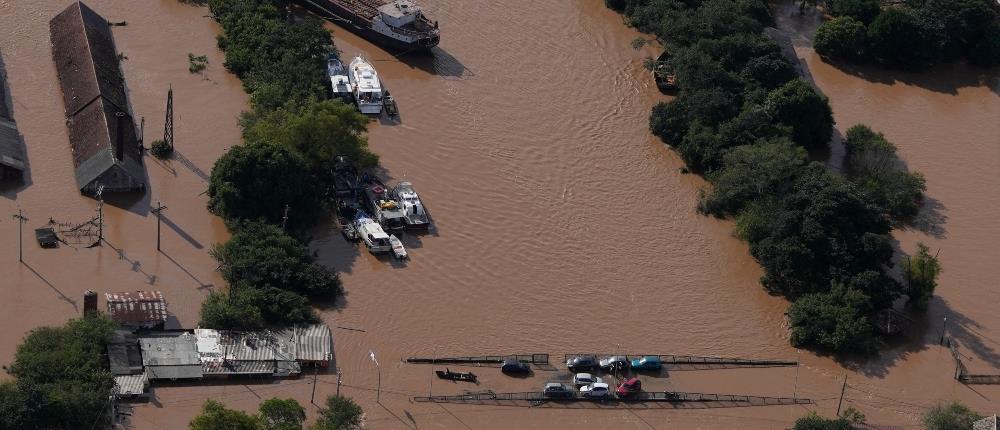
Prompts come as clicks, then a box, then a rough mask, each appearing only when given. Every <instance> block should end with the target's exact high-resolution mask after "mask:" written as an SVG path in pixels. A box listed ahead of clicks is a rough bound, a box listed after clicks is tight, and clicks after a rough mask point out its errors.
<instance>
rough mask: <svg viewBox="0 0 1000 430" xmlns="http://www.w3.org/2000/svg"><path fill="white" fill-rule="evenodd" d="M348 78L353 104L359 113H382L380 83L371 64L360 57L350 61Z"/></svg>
mask: <svg viewBox="0 0 1000 430" xmlns="http://www.w3.org/2000/svg"><path fill="white" fill-rule="evenodd" d="M348 77H349V78H350V80H351V85H352V86H353V87H354V88H353V93H354V102H355V103H357V105H358V110H359V111H361V113H369V114H379V113H382V82H380V81H379V80H378V73H377V72H376V71H375V68H374V67H372V65H371V63H369V62H368V61H367V60H365V59H364V58H362V57H361V56H360V55H359V56H357V57H354V60H351V68H350V73H349V74H348Z"/></svg>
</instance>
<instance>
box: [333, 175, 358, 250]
mask: <svg viewBox="0 0 1000 430" xmlns="http://www.w3.org/2000/svg"><path fill="white" fill-rule="evenodd" d="M332 194H333V199H334V203H335V208H336V215H337V216H336V221H337V227H338V228H339V229H340V232H341V233H342V234H343V235H344V238H345V239H347V240H349V241H352V242H356V241H357V240H358V239H360V237H359V236H358V231H357V229H356V228H355V225H354V223H353V221H352V220H353V219H355V217H356V216H357V213H358V211H359V210H361V208H362V205H361V202H362V200H361V198H360V196H361V181H360V179H359V177H358V167H357V166H356V165H355V164H354V163H353V162H351V160H350V159H349V158H347V157H345V156H342V155H341V156H337V157H336V158H335V159H334V163H333V190H332Z"/></svg>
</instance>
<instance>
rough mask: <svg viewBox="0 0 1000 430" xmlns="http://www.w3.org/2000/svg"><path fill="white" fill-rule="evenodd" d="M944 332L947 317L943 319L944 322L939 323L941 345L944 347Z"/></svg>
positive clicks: (946, 326) (946, 328) (946, 327)
mask: <svg viewBox="0 0 1000 430" xmlns="http://www.w3.org/2000/svg"><path fill="white" fill-rule="evenodd" d="M946 330H948V317H944V322H942V323H941V342H940V343H941V345H944V337H945V333H946Z"/></svg>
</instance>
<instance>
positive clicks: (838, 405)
mask: <svg viewBox="0 0 1000 430" xmlns="http://www.w3.org/2000/svg"><path fill="white" fill-rule="evenodd" d="M845 390H847V375H844V385H842V386H841V387H840V401H838V402H837V417H840V405H842V404H843V403H844V391H845Z"/></svg>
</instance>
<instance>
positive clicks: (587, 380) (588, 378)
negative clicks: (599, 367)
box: [573, 373, 604, 385]
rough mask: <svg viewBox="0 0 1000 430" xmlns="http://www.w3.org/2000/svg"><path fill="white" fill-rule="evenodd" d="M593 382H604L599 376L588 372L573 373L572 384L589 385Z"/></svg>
mask: <svg viewBox="0 0 1000 430" xmlns="http://www.w3.org/2000/svg"><path fill="white" fill-rule="evenodd" d="M595 382H604V381H603V380H602V379H601V378H600V377H598V376H594V375H591V374H589V373H577V374H575V375H573V384H574V385H590V384H593V383H595Z"/></svg>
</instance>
